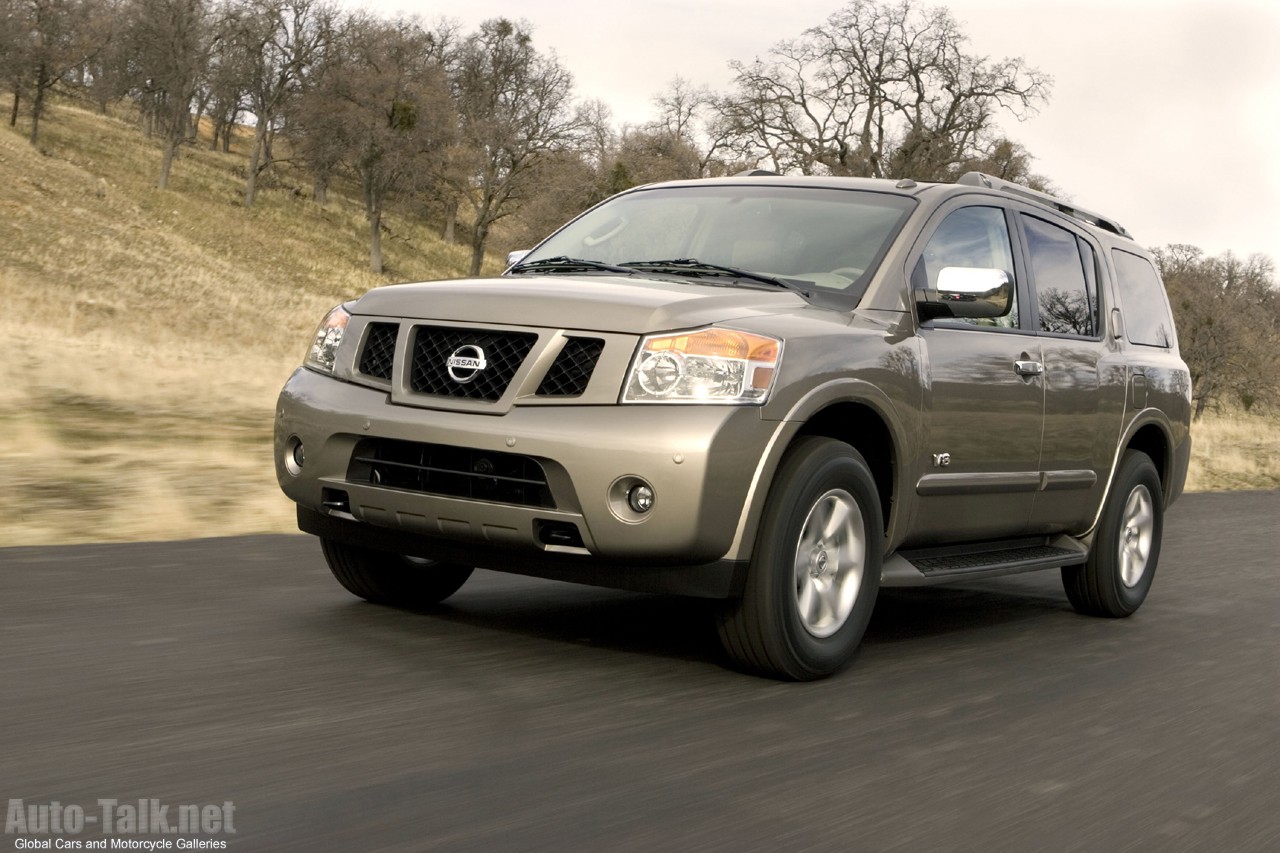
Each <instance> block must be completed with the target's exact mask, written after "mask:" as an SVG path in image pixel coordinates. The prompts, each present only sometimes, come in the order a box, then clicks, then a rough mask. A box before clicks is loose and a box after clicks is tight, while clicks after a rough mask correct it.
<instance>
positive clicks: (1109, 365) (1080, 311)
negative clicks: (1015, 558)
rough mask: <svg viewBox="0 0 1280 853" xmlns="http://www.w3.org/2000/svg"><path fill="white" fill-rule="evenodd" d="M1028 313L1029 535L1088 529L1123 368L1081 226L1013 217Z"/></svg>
mask: <svg viewBox="0 0 1280 853" xmlns="http://www.w3.org/2000/svg"><path fill="white" fill-rule="evenodd" d="M1018 222H1019V225H1020V228H1021V236H1022V239H1023V243H1024V245H1025V247H1026V256H1027V268H1028V280H1029V284H1030V288H1031V292H1032V294H1033V295H1034V298H1033V300H1032V304H1031V306H1030V307H1031V313H1032V315H1033V317H1034V321H1035V326H1036V332H1037V334H1038V335H1039V338H1040V349H1041V353H1042V355H1043V362H1044V394H1045V402H1044V405H1045V419H1044V441H1043V444H1042V446H1041V457H1040V470H1041V478H1042V482H1041V486H1040V490H1039V491H1037V493H1036V496H1035V501H1034V503H1033V504H1032V511H1031V519H1030V526H1029V530H1030V532H1032V533H1056V532H1061V531H1066V532H1071V533H1082V532H1084V531H1085V530H1086V529H1088V527H1089V525H1090V524H1091V523H1092V521H1093V517H1094V515H1095V513H1096V510H1097V508H1098V504H1099V503H1100V502H1101V500H1102V492H1103V490H1104V488H1105V486H1106V480H1107V475H1108V472H1109V471H1110V467H1111V463H1112V460H1113V458H1114V456H1115V448H1116V442H1117V440H1118V439H1119V434H1120V425H1121V421H1122V417H1123V414H1124V402H1125V399H1124V398H1125V382H1126V373H1125V367H1124V365H1123V364H1122V363H1121V362H1120V359H1119V353H1118V351H1117V349H1116V347H1115V346H1114V342H1113V341H1112V340H1111V339H1110V338H1109V337H1108V336H1107V335H1106V334H1105V329H1104V326H1103V323H1102V318H1103V317H1105V316H1107V314H1106V313H1105V311H1104V308H1105V306H1103V305H1102V304H1101V302H1100V296H1099V293H1100V292H1101V291H1103V290H1104V288H1102V287H1100V286H1099V281H1100V277H1101V276H1102V275H1103V271H1102V265H1101V263H1100V259H1099V250H1098V249H1097V247H1096V245H1095V243H1094V241H1093V240H1092V239H1090V238H1089V237H1088V234H1087V232H1086V231H1085V230H1084V229H1083V228H1078V227H1075V226H1074V225H1073V224H1068V223H1066V222H1062V221H1056V220H1054V221H1051V220H1050V219H1049V218H1048V217H1046V216H1041V215H1035V214H1032V213H1030V212H1022V213H1020V214H1019V216H1018Z"/></svg>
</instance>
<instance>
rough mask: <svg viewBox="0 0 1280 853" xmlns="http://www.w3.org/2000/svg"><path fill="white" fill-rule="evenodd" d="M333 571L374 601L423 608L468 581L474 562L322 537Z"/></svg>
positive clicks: (357, 592)
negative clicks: (461, 562) (467, 563)
mask: <svg viewBox="0 0 1280 853" xmlns="http://www.w3.org/2000/svg"><path fill="white" fill-rule="evenodd" d="M320 547H321V549H322V550H323V551H324V558H325V561H326V562H327V563H328V564H329V571H331V572H333V576H334V577H335V578H337V579H338V583H340V584H342V586H343V587H345V588H346V590H347V591H348V592H350V593H351V594H352V595H357V596H359V597H360V598H363V599H365V600H366V601H372V602H373V603H374V604H388V605H391V606H393V607H407V608H421V607H430V606H431V605H433V604H439V603H440V602H441V601H444V600H445V599H446V598H448V597H449V596H451V595H453V594H454V593H455V592H457V591H458V589H459V588H460V587H461V586H462V585H463V584H464V583H466V582H467V578H469V577H471V572H472V571H474V570H473V569H472V568H471V567H470V566H459V565H456V564H454V563H441V562H437V561H435V560H426V559H422V558H419V557H406V556H402V555H400V554H393V553H391V552H389V551H374V550H372V549H369V548H360V547H358V546H355V545H347V544H345V543H343V542H335V541H333V540H331V539H321V540H320Z"/></svg>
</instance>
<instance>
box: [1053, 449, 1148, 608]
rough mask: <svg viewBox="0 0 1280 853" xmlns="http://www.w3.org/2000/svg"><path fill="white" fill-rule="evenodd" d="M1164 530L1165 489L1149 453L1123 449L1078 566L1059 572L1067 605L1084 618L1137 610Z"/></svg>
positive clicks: (1144, 593)
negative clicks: (1085, 556)
mask: <svg viewBox="0 0 1280 853" xmlns="http://www.w3.org/2000/svg"><path fill="white" fill-rule="evenodd" d="M1163 530H1164V492H1163V490H1162V489H1161V487H1160V475H1159V474H1158V473H1157V472H1156V466H1155V465H1154V464H1153V463H1152V461H1151V457H1149V456H1147V455H1146V454H1145V453H1140V452H1138V451H1136V450H1129V451H1126V452H1125V454H1124V456H1123V457H1122V458H1121V460H1120V466H1119V467H1118V468H1117V469H1116V477H1115V481H1114V482H1113V483H1112V484H1111V492H1110V494H1108V495H1107V501H1106V504H1105V505H1104V506H1103V509H1102V517H1101V518H1100V519H1099V520H1098V529H1097V532H1096V534H1095V535H1094V539H1093V547H1092V548H1091V549H1090V551H1089V561H1088V562H1087V563H1085V564H1084V565H1083V566H1068V567H1066V568H1064V569H1063V570H1062V585H1063V588H1064V589H1065V590H1066V592H1067V598H1068V599H1069V600H1070V601H1071V606H1072V607H1074V608H1075V609H1076V611H1077V612H1079V613H1084V614H1086V615H1089V616H1106V617H1110V618H1118V617H1122V616H1128V615H1130V614H1132V613H1133V612H1134V611H1136V610H1137V609H1138V608H1139V607H1140V606H1141V605H1142V602H1143V601H1144V600H1145V599H1146V597H1147V592H1148V591H1150V589H1151V581H1152V579H1153V578H1154V577H1155V573H1156V563H1157V562H1158V561H1159V559H1160V537H1161V534H1162V532H1163Z"/></svg>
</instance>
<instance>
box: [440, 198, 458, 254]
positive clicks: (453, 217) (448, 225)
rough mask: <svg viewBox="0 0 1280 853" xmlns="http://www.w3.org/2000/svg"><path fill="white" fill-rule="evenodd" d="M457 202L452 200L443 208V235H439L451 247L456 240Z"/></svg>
mask: <svg viewBox="0 0 1280 853" xmlns="http://www.w3.org/2000/svg"><path fill="white" fill-rule="evenodd" d="M457 230H458V200H457V199H456V198H455V199H452V200H450V201H449V202H447V203H446V204H445V206H444V233H443V234H442V235H441V239H443V240H444V241H445V242H446V243H448V244H449V245H450V246H452V245H453V244H454V243H456V242H457V240H458V234H457Z"/></svg>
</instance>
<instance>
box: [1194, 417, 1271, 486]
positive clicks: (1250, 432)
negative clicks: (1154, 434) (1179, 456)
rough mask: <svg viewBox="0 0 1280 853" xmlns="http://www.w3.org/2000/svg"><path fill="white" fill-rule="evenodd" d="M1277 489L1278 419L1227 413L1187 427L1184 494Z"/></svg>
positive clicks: (1203, 418)
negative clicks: (1188, 442)
mask: <svg viewBox="0 0 1280 853" xmlns="http://www.w3.org/2000/svg"><path fill="white" fill-rule="evenodd" d="M1226 489H1280V419H1277V418H1275V417H1274V416H1268V415H1259V414H1252V415H1251V414H1245V413H1243V412H1229V413H1216V414H1206V415H1205V416H1204V417H1202V418H1201V419H1200V420H1198V421H1196V422H1195V423H1194V424H1192V425H1191V469H1190V470H1189V471H1188V472H1187V491H1190V492H1212V491H1223V490H1226Z"/></svg>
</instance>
